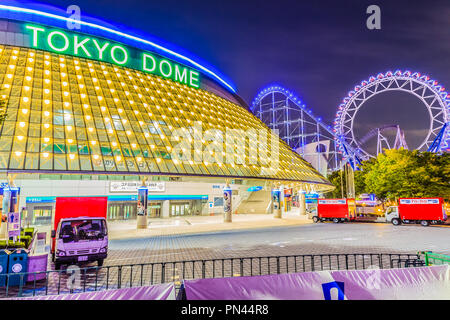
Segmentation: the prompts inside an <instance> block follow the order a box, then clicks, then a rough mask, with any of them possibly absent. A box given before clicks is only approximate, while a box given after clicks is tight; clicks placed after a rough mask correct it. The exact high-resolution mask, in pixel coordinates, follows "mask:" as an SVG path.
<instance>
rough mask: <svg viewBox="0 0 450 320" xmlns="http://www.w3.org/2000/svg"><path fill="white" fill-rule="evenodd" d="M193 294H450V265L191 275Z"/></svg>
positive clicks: (358, 297) (196, 296) (189, 294)
mask: <svg viewBox="0 0 450 320" xmlns="http://www.w3.org/2000/svg"><path fill="white" fill-rule="evenodd" d="M184 287H185V290H186V298H187V299H188V300H264V299H267V300H324V299H325V300H335V299H339V300H344V299H351V300H366V299H408V300H417V299H450V266H447V265H443V266H433V267H420V268H404V269H382V270H380V269H375V270H349V271H319V272H304V273H291V274H281V275H265V276H256V277H234V278H221V279H198V280H185V281H184Z"/></svg>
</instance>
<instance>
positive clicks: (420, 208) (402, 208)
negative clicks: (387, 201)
mask: <svg viewBox="0 0 450 320" xmlns="http://www.w3.org/2000/svg"><path fill="white" fill-rule="evenodd" d="M446 220H447V214H446V212H445V206H444V200H443V198H400V199H399V201H398V206H391V207H388V208H387V210H386V221H387V222H391V223H392V224H393V225H394V226H398V225H400V224H402V223H416V224H418V223H420V224H421V225H422V226H424V227H426V226H428V225H430V224H442V223H444V222H445V221H446Z"/></svg>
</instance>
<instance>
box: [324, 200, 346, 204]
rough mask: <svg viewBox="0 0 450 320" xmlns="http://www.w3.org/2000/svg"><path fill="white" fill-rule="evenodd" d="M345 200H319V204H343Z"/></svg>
mask: <svg viewBox="0 0 450 320" xmlns="http://www.w3.org/2000/svg"><path fill="white" fill-rule="evenodd" d="M345 203H346V202H345V200H335V199H333V200H319V204H345Z"/></svg>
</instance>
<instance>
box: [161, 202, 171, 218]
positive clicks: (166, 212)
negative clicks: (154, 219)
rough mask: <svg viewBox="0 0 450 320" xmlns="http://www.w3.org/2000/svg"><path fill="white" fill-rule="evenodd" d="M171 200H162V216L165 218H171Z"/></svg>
mask: <svg viewBox="0 0 450 320" xmlns="http://www.w3.org/2000/svg"><path fill="white" fill-rule="evenodd" d="M169 204H170V201H169V200H163V201H162V202H161V217H163V218H169V217H170V206H169Z"/></svg>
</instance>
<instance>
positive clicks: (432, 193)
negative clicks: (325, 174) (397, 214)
mask: <svg viewBox="0 0 450 320" xmlns="http://www.w3.org/2000/svg"><path fill="white" fill-rule="evenodd" d="M362 169H363V170H362V171H356V172H355V189H356V194H361V193H374V194H375V195H376V196H377V198H378V199H381V200H396V199H398V198H400V197H443V198H444V199H445V200H446V201H449V200H450V154H449V153H443V154H442V155H439V154H435V153H431V152H420V151H417V150H415V151H409V150H405V149H400V150H385V153H383V154H380V155H378V157H377V158H373V159H370V160H368V161H364V162H363V164H362ZM337 178H339V179H337ZM329 179H330V181H331V182H332V183H333V184H334V185H335V186H336V190H335V192H334V193H333V194H332V195H330V196H332V197H334V196H335V195H338V197H341V195H340V173H339V172H333V174H331V175H330V177H329ZM343 180H344V188H345V178H344V179H343ZM344 194H345V193H344Z"/></svg>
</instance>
